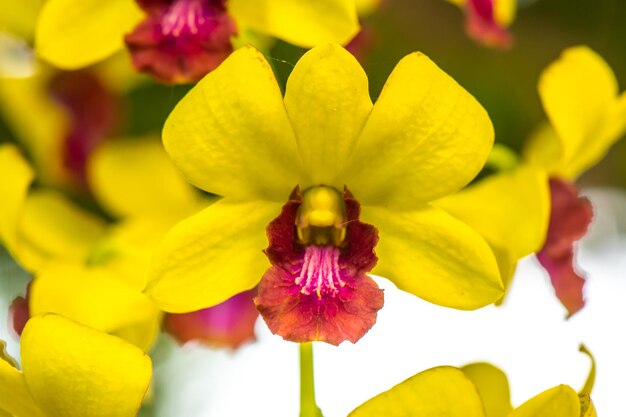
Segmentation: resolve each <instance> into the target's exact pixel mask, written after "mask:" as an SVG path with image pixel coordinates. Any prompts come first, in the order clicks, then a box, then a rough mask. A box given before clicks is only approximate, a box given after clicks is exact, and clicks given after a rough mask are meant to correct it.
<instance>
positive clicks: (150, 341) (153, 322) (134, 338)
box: [112, 313, 163, 352]
mask: <svg viewBox="0 0 626 417" xmlns="http://www.w3.org/2000/svg"><path fill="white" fill-rule="evenodd" d="M162 318H163V314H161V313H159V314H155V315H153V316H152V317H151V318H150V319H148V320H144V321H143V322H141V323H137V324H133V325H131V326H127V327H122V328H121V329H117V330H116V331H114V332H112V334H114V335H115V336H118V337H121V338H122V339H124V340H126V341H127V342H129V343H132V344H133V345H135V346H137V347H138V348H139V349H141V350H143V351H144V352H148V351H149V350H150V349H151V348H152V346H154V343H155V341H156V340H157V337H158V336H159V333H160V331H161V320H162Z"/></svg>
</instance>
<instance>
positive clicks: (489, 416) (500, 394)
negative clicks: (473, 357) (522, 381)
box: [461, 363, 513, 417]
mask: <svg viewBox="0 0 626 417" xmlns="http://www.w3.org/2000/svg"><path fill="white" fill-rule="evenodd" d="M461 370H462V371H463V373H464V374H465V375H466V376H467V377H468V378H469V379H471V380H472V383H473V384H474V386H475V387H476V389H477V390H478V393H479V394H480V397H481V399H482V402H483V406H484V407H485V417H506V416H508V415H509V413H510V412H511V410H512V409H513V407H512V406H511V393H510V391H509V381H508V379H507V377H506V375H505V374H504V372H502V371H501V370H500V369H498V368H496V367H495V366H493V365H491V364H489V363H472V364H470V365H466V366H464V367H462V368H461Z"/></svg>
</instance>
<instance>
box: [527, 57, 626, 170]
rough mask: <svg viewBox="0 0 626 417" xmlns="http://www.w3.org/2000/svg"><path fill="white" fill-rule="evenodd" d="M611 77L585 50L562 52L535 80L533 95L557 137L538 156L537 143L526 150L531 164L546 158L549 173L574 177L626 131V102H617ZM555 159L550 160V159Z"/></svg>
mask: <svg viewBox="0 0 626 417" xmlns="http://www.w3.org/2000/svg"><path fill="white" fill-rule="evenodd" d="M617 93H618V86H617V80H616V79H615V74H614V73H613V71H612V70H611V68H610V67H609V65H608V64H607V63H606V62H605V61H604V60H603V59H602V57H600V56H599V55H598V54H596V53H595V52H593V51H592V50H591V49H589V48H587V47H585V46H578V47H574V48H569V49H566V50H565V51H564V52H563V54H562V55H561V57H560V58H559V59H558V60H557V61H555V62H554V63H552V64H551V65H550V66H548V67H547V68H546V69H545V70H544V72H543V73H542V75H541V78H540V80H539V94H540V96H541V101H542V103H543V106H544V108H545V111H546V113H547V115H548V118H549V119H550V122H551V124H552V126H553V127H554V130H555V132H556V135H557V138H558V141H559V142H558V144H559V146H558V153H556V155H555V149H554V148H555V146H551V147H549V148H548V149H549V150H550V152H552V154H551V158H547V157H546V156H543V155H542V154H543V152H544V150H543V144H542V143H541V142H539V141H537V140H535V141H533V142H531V143H530V146H529V148H528V150H527V155H528V158H529V159H530V160H531V161H546V160H548V159H551V161H550V162H552V164H553V165H555V166H554V167H548V168H551V169H552V170H553V172H552V173H554V174H557V175H559V176H564V177H566V178H575V177H576V176H578V175H579V174H580V173H581V172H583V171H584V170H586V169H588V168H589V167H590V166H592V165H594V164H596V163H597V162H598V161H599V160H600V159H601V158H602V157H603V156H604V154H605V153H606V152H607V151H608V149H609V147H610V146H611V145H612V144H613V143H614V142H615V141H616V140H617V139H619V138H620V137H621V136H622V135H623V134H624V131H625V130H626V121H624V116H625V115H626V100H623V101H624V103H620V101H618V99H617ZM555 156H556V158H555Z"/></svg>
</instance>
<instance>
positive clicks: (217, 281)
mask: <svg viewBox="0 0 626 417" xmlns="http://www.w3.org/2000/svg"><path fill="white" fill-rule="evenodd" d="M281 205H282V204H280V203H266V202H260V201H259V202H241V203H240V202H233V201H230V200H229V199H224V200H221V201H219V202H217V203H215V204H214V205H212V206H210V207H208V208H206V209H204V210H203V211H201V212H200V213H198V214H196V215H194V216H192V217H190V218H188V219H186V220H183V221H182V222H180V223H179V224H178V225H176V226H175V227H174V228H173V229H172V230H171V231H170V233H168V235H167V236H166V237H165V239H164V241H163V244H162V245H161V247H160V248H159V249H158V250H157V252H156V254H155V255H154V259H153V265H152V271H151V277H152V281H151V282H150V283H149V284H148V289H147V293H148V295H149V296H150V297H152V298H153V299H154V300H155V301H156V303H157V304H158V305H159V307H160V308H161V309H162V310H165V311H169V312H173V313H183V312H188V311H195V310H200V309H202V308H205V307H210V306H213V305H215V304H218V303H220V302H222V301H224V300H226V299H228V298H230V297H231V296H233V295H235V294H237V293H239V292H242V291H245V290H248V289H250V288H252V287H254V285H256V284H257V283H258V282H259V281H260V279H261V277H262V276H263V273H264V272H265V270H266V269H267V268H268V267H269V265H270V264H269V262H268V261H267V259H266V257H265V255H264V254H263V252H262V251H263V249H265V248H266V247H267V238H266V237H265V227H266V226H267V225H268V224H269V222H270V221H271V220H273V219H274V218H275V217H277V216H278V214H279V213H280V209H281Z"/></svg>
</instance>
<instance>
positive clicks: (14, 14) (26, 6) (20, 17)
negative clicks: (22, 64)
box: [0, 0, 44, 40]
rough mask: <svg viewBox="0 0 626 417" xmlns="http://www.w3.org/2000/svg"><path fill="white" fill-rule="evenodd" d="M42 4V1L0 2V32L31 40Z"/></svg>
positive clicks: (7, 0)
mask: <svg viewBox="0 0 626 417" xmlns="http://www.w3.org/2000/svg"><path fill="white" fill-rule="evenodd" d="M43 3H44V0H24V1H13V0H0V10H2V13H0V31H6V32H9V33H12V34H14V35H18V36H20V37H22V38H24V39H27V40H30V39H32V38H33V35H34V33H35V22H36V21H37V14H38V13H39V9H40V8H41V6H42V5H43Z"/></svg>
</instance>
